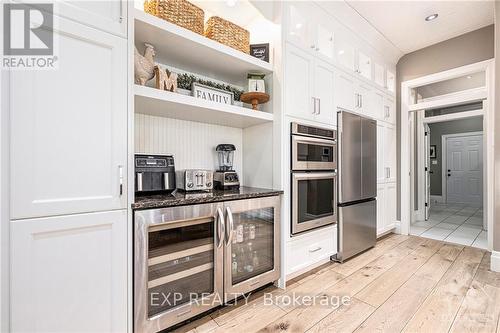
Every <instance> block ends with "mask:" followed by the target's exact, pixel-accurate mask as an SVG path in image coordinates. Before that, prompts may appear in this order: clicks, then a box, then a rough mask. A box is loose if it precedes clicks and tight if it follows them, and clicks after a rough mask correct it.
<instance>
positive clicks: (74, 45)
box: [10, 18, 127, 219]
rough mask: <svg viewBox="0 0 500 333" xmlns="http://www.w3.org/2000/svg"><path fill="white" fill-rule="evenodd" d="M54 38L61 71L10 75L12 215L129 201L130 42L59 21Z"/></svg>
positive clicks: (110, 205) (71, 210) (122, 205)
mask: <svg viewBox="0 0 500 333" xmlns="http://www.w3.org/2000/svg"><path fill="white" fill-rule="evenodd" d="M55 35H56V36H55V38H56V39H58V43H59V56H58V58H59V61H58V63H59V68H58V69H56V70H44V71H16V72H12V73H11V76H10V78H11V81H10V85H11V87H10V98H11V99H10V103H11V105H10V110H11V130H12V134H11V208H12V210H11V214H12V215H11V216H12V219H19V218H30V217H40V216H51V215H63V214H71V213H82V212H92V211H105V210H113V209H120V208H126V205H127V200H126V193H127V192H126V188H125V185H126V175H127V171H126V165H127V41H126V40H125V39H123V38H121V37H117V36H114V35H112V34H109V33H106V32H102V31H99V30H96V29H93V28H89V27H87V26H85V25H81V24H79V23H76V22H73V21H70V20H67V19H62V18H61V19H60V20H59V28H58V30H57V31H55ZM120 183H121V184H122V185H120Z"/></svg>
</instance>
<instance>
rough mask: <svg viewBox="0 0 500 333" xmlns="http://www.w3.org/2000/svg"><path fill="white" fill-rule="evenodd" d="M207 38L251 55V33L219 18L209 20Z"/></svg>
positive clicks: (206, 30) (213, 17) (206, 31)
mask: <svg viewBox="0 0 500 333" xmlns="http://www.w3.org/2000/svg"><path fill="white" fill-rule="evenodd" d="M205 36H207V37H208V38H210V39H213V40H215V41H217V42H219V43H222V44H224V45H227V46H230V47H232V48H233V49H236V50H239V51H242V52H245V53H250V33H249V32H248V31H247V30H245V29H243V28H242V27H240V26H238V25H236V24H234V23H232V22H229V21H226V20H224V19H222V18H220V17H218V16H212V17H211V18H209V19H208V21H207V26H206V29H205Z"/></svg>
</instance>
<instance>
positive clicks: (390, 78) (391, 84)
mask: <svg viewBox="0 0 500 333" xmlns="http://www.w3.org/2000/svg"><path fill="white" fill-rule="evenodd" d="M386 79H387V90H389V91H390V92H392V93H394V92H395V91H396V76H395V75H394V73H392V72H391V71H387V72H386Z"/></svg>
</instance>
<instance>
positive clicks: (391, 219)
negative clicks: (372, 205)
mask: <svg viewBox="0 0 500 333" xmlns="http://www.w3.org/2000/svg"><path fill="white" fill-rule="evenodd" d="M397 201H398V198H397V188H396V183H388V184H386V185H385V228H386V231H387V230H389V229H392V228H394V227H395V226H396V215H397V212H396V209H397V208H396V207H397V205H396V202H397Z"/></svg>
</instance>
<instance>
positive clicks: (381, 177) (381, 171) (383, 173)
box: [377, 121, 387, 183]
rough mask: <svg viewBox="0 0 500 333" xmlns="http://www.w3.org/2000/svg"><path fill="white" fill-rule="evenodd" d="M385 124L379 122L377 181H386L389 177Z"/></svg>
mask: <svg viewBox="0 0 500 333" xmlns="http://www.w3.org/2000/svg"><path fill="white" fill-rule="evenodd" d="M385 132H386V131H385V125H384V124H383V123H381V122H380V121H378V122H377V183H385V181H386V178H387V170H386V168H385V154H384V150H385V149H384V148H385V144H386V143H385V140H386V138H385V136H386V133H385Z"/></svg>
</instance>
